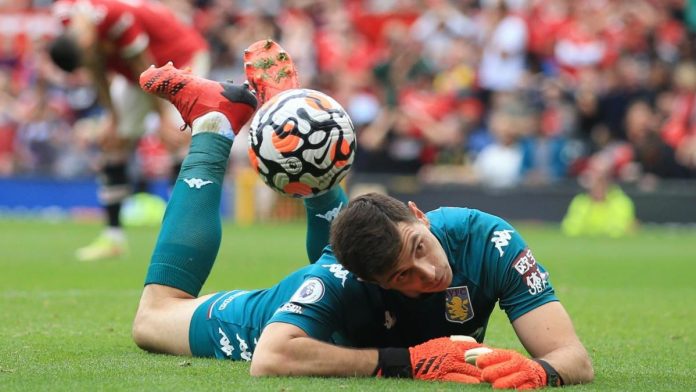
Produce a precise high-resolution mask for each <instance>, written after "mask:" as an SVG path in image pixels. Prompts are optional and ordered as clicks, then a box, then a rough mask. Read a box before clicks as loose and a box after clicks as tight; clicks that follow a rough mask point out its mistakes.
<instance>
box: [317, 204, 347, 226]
mask: <svg viewBox="0 0 696 392" xmlns="http://www.w3.org/2000/svg"><path fill="white" fill-rule="evenodd" d="M341 208H343V202H341V204H339V205H338V207H336V208H332V209H330V210H328V211H326V214H323V215H322V214H317V215H316V216H317V217H319V218H321V219H326V221H327V222H331V221H333V220H334V219H336V216H338V213H339V212H341Z"/></svg>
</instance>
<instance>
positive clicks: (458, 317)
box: [445, 286, 474, 324]
mask: <svg viewBox="0 0 696 392" xmlns="http://www.w3.org/2000/svg"><path fill="white" fill-rule="evenodd" d="M445 307H446V311H445V317H446V318H447V321H450V322H453V323H462V324H463V323H465V322H467V321H469V320H471V319H472V318H473V317H474V307H473V306H472V305H471V300H470V298H469V288H468V287H467V286H459V287H450V288H448V289H447V291H446V292H445Z"/></svg>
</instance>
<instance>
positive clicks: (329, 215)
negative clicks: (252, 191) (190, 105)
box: [244, 39, 348, 263]
mask: <svg viewBox="0 0 696 392" xmlns="http://www.w3.org/2000/svg"><path fill="white" fill-rule="evenodd" d="M244 66H245V67H244V71H245V73H246V77H247V80H248V81H249V83H250V84H251V86H252V87H253V88H254V89H255V90H256V95H257V97H258V99H259V105H263V104H264V103H265V102H267V101H269V100H271V99H272V98H273V97H274V96H275V95H277V94H279V93H281V92H283V91H286V90H289V89H294V88H299V87H300V84H299V82H298V80H297V69H296V68H295V64H294V63H293V61H292V58H291V57H290V55H289V54H288V53H287V52H286V51H285V50H284V49H283V48H282V47H281V46H280V45H279V44H278V43H277V42H274V41H273V40H270V39H268V40H262V41H257V42H255V43H253V44H251V45H250V46H249V47H248V48H247V49H246V50H245V51H244ZM347 202H348V197H347V196H346V194H345V192H343V189H342V188H341V187H339V186H336V187H335V188H334V189H332V190H330V191H329V192H327V193H325V194H323V195H321V196H318V197H313V198H307V199H305V200H304V204H305V212H306V214H307V237H306V247H307V256H308V258H309V261H310V262H311V263H313V262H315V261H317V259H318V258H319V256H321V252H322V250H323V249H324V247H325V246H326V245H327V244H328V242H329V227H330V225H331V221H332V220H333V218H334V217H335V216H336V214H337V213H338V211H339V210H340V209H341V208H342V207H343V206H345V205H346V204H347Z"/></svg>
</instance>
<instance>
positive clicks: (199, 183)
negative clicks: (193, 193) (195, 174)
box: [184, 178, 213, 189]
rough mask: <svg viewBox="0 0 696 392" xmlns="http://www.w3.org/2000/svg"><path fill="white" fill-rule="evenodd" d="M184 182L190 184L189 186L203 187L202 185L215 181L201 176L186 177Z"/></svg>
mask: <svg viewBox="0 0 696 392" xmlns="http://www.w3.org/2000/svg"><path fill="white" fill-rule="evenodd" d="M184 182H185V183H186V185H188V186H189V188H194V187H195V188H196V189H201V188H202V187H204V186H206V185H208V184H212V183H213V182H212V181H208V180H202V179H200V178H184Z"/></svg>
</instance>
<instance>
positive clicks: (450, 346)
mask: <svg viewBox="0 0 696 392" xmlns="http://www.w3.org/2000/svg"><path fill="white" fill-rule="evenodd" d="M476 347H481V344H479V343H476V340H474V339H473V338H470V337H468V336H452V337H444V338H437V339H432V340H429V341H427V342H425V343H423V344H419V345H417V346H413V347H409V348H407V349H406V348H385V349H380V350H379V360H378V364H377V369H376V370H375V375H376V376H378V377H379V376H381V377H402V378H415V379H419V380H430V381H453V382H459V383H465V384H478V383H480V382H481V370H480V369H478V368H477V367H476V366H474V365H471V364H469V363H466V358H465V356H464V353H465V352H466V350H469V349H472V348H476Z"/></svg>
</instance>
